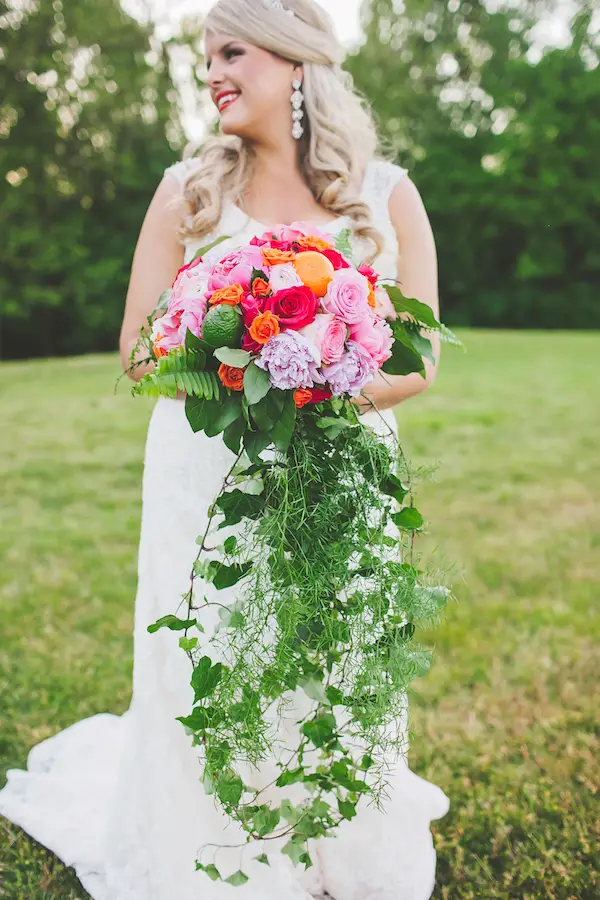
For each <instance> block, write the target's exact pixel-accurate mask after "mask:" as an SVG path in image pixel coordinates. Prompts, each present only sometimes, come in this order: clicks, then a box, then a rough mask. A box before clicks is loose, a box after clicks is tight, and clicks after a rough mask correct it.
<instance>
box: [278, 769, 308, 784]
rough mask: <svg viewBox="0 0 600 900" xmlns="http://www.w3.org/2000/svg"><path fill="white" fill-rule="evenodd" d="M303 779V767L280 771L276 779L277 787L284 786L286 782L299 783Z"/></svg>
mask: <svg viewBox="0 0 600 900" xmlns="http://www.w3.org/2000/svg"><path fill="white" fill-rule="evenodd" d="M302 781H304V769H303V768H299V769H292V770H291V771H285V772H282V773H281V775H280V776H279V778H278V779H277V781H276V782H275V784H276V786H277V787H286V786H287V785H288V784H299V783H300V782H302Z"/></svg>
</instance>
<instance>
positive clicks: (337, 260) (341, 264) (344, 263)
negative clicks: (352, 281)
mask: <svg viewBox="0 0 600 900" xmlns="http://www.w3.org/2000/svg"><path fill="white" fill-rule="evenodd" d="M321 253H322V254H323V256H326V257H327V259H328V260H329V262H330V263H331V264H332V265H333V268H334V269H335V271H336V272H337V271H338V269H349V268H350V263H349V262H348V260H346V259H344V257H343V256H342V254H341V253H338V252H337V250H321Z"/></svg>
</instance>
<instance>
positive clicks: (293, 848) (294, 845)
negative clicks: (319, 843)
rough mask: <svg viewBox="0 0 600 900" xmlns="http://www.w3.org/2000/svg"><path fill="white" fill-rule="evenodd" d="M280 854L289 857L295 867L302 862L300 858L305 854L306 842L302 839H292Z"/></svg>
mask: <svg viewBox="0 0 600 900" xmlns="http://www.w3.org/2000/svg"><path fill="white" fill-rule="evenodd" d="M281 852H282V853H284V854H285V855H286V856H289V858H290V859H291V861H292V862H293V863H294V865H295V866H297V865H299V864H300V863H301V862H303V859H302V858H303V856H304V855H305V853H306V841H305V839H304V838H300V840H298V838H297V837H293V838H292V839H291V840H290V841H288V842H287V844H286V845H285V847H284V848H283V850H282V851H281Z"/></svg>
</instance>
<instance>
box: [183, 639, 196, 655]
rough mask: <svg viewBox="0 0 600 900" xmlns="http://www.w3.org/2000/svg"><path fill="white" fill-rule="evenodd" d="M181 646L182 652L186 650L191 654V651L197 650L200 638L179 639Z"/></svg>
mask: <svg viewBox="0 0 600 900" xmlns="http://www.w3.org/2000/svg"><path fill="white" fill-rule="evenodd" d="M179 646H180V647H181V649H182V650H185V651H186V653H189V651H190V650H195V648H196V647H197V646H198V638H197V637H193V638H184V637H182V638H179Z"/></svg>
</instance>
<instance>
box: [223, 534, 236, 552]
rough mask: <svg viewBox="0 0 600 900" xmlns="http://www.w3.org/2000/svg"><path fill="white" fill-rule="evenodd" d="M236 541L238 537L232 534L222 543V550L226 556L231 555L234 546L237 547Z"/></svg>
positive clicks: (234, 549) (234, 548)
mask: <svg viewBox="0 0 600 900" xmlns="http://www.w3.org/2000/svg"><path fill="white" fill-rule="evenodd" d="M237 543H238V539H237V538H236V536H235V535H234V534H232V535H231V536H230V537H228V538H227V540H226V541H225V543H224V544H223V550H224V551H225V553H226V554H227V555H228V556H231V555H232V554H233V553H235V551H236V548H237Z"/></svg>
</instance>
